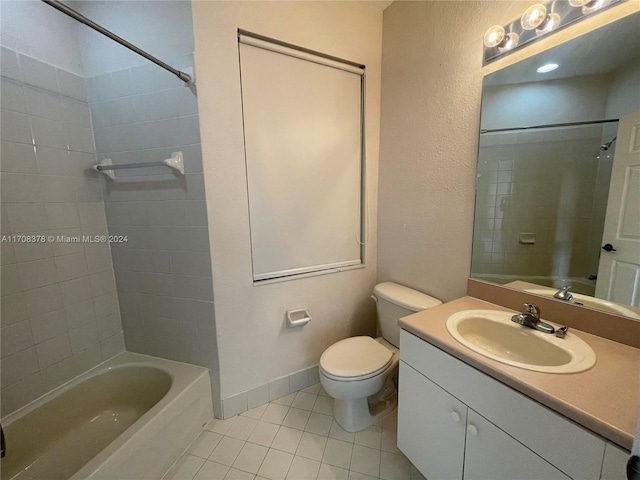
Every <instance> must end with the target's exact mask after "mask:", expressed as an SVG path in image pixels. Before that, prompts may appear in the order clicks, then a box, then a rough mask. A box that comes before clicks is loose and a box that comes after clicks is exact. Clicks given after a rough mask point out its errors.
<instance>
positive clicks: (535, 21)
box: [520, 3, 547, 30]
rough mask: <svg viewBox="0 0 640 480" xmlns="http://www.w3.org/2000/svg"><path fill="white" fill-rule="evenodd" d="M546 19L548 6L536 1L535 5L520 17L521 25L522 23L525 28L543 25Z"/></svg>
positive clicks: (531, 28) (529, 28)
mask: <svg viewBox="0 0 640 480" xmlns="http://www.w3.org/2000/svg"><path fill="white" fill-rule="evenodd" d="M546 19H547V7H545V6H544V5H542V4H541V3H536V4H535V5H532V6H531V7H529V8H527V9H526V10H525V12H524V13H523V14H522V17H520V25H522V28H524V29H525V30H533V29H535V28H538V27H539V26H540V25H542V23H543V22H545V20H546Z"/></svg>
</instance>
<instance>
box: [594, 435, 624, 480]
mask: <svg viewBox="0 0 640 480" xmlns="http://www.w3.org/2000/svg"><path fill="white" fill-rule="evenodd" d="M629 455H631V452H629V451H627V450H623V449H621V448H620V447H616V446H615V445H612V444H610V443H607V446H606V447H605V449H604V461H603V462H602V473H601V474H600V480H625V479H626V478H627V461H628V460H629Z"/></svg>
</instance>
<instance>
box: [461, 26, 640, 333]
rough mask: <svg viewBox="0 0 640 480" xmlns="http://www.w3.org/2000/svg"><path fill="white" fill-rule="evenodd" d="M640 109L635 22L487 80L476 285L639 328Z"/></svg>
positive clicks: (639, 43) (639, 40) (639, 31)
mask: <svg viewBox="0 0 640 480" xmlns="http://www.w3.org/2000/svg"><path fill="white" fill-rule="evenodd" d="M554 65H555V66H554ZM545 70H546V71H545ZM638 110H640V13H635V14H632V15H629V16H627V17H624V18H622V19H620V20H617V21H616V22H613V23H611V24H608V25H605V26H603V27H601V28H599V29H597V30H593V31H591V32H589V33H586V34H584V35H582V36H580V37H577V38H574V39H572V40H570V41H567V42H565V43H563V44H561V45H558V46H556V47H554V48H551V49H549V50H546V51H543V52H541V53H539V54H537V55H534V56H532V57H529V58H527V59H525V60H522V61H520V62H518V63H516V64H513V65H510V66H508V67H506V68H504V69H502V70H499V71H496V72H495V73H492V74H490V75H487V76H486V77H485V78H484V82H483V90H482V113H481V122H480V147H479V154H478V164H477V179H476V209H475V223H474V237H473V253H472V265H471V277H472V278H477V279H480V280H485V281H489V282H494V283H499V284H502V285H506V286H510V287H515V288H521V289H525V290H527V291H529V292H531V293H534V294H538V295H544V296H550V297H553V296H554V294H556V293H558V292H559V291H560V290H561V289H562V287H570V288H569V291H568V292H567V295H566V298H565V299H564V300H558V301H570V302H572V303H577V304H581V305H584V306H586V307H591V308H596V309H600V310H604V311H608V312H610V313H617V314H620V315H625V316H628V317H630V318H634V319H637V320H640V308H638V307H639V303H638V302H639V301H640V193H638V192H640V166H638V168H636V167H635V166H633V165H635V163H638V162H637V160H636V159H635V158H636V156H638V157H640V153H638V152H636V153H633V159H632V160H631V161H632V162H635V163H632V164H631V168H629V166H628V165H629V164H627V166H625V165H622V166H621V162H623V163H624V161H628V160H629V158H627V157H629V154H627V153H628V152H629V151H630V150H633V149H629V148H628V146H629V145H631V135H632V132H633V128H632V126H633V124H635V123H637V120H636V118H637V117H638V116H640V113H636V117H633V112H637V111H638ZM631 117H633V118H631ZM619 119H621V120H620V121H618V120H619ZM627 124H630V125H631V126H630V127H629V128H627V127H625V125H627ZM619 127H620V128H619ZM623 136H625V137H624V138H623ZM625 142H626V143H625ZM635 142H636V145H637V143H638V140H635ZM621 145H624V147H623V146H621ZM616 147H618V148H617V150H618V152H619V153H618V155H616ZM625 152H627V153H625ZM622 157H624V158H622ZM614 159H615V162H614ZM625 169H626V170H627V171H628V172H627V173H628V174H627V175H626V176H625V174H624V171H625ZM620 172H622V177H621V178H622V181H618V180H617V179H618V177H619V176H620V175H619V174H620ZM629 172H631V173H629ZM633 172H636V173H633ZM612 178H613V181H612ZM621 201H622V203H620V202H621ZM616 202H617V203H616ZM621 212H622V213H621ZM616 222H622V223H620V225H619V226H617V225H615V224H616ZM625 222H626V223H625ZM621 231H622V232H623V235H622V237H625V235H626V237H628V238H630V239H631V241H630V242H628V243H629V244H631V247H629V248H627V246H625V248H622V247H619V250H618V249H616V246H617V245H618V242H617V241H618V240H620V238H621V236H620V232H621ZM606 244H611V245H610V247H607V248H606V249H603V248H602V247H606ZM630 248H635V249H636V250H633V251H631V250H630ZM613 249H615V250H613ZM625 249H626V253H625V252H624V251H623V250H625ZM629 252H631V253H629ZM623 254H626V255H627V257H624V255H623ZM621 258H625V261H624V262H621V261H620V259H621ZM629 258H630V259H631V260H629ZM612 259H613V260H612ZM607 262H608V263H607ZM612 262H613V264H614V266H613V267H612ZM560 296H563V294H562V292H560ZM556 298H557V297H556Z"/></svg>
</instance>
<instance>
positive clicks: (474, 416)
mask: <svg viewBox="0 0 640 480" xmlns="http://www.w3.org/2000/svg"><path fill="white" fill-rule="evenodd" d="M514 478H517V479H518V480H541V479H544V480H569V477H567V476H566V475H565V474H564V473H562V472H561V471H560V470H558V469H557V468H555V467H554V466H553V465H551V464H550V463H548V462H547V461H546V460H544V459H542V458H541V457H540V456H538V455H536V454H535V453H534V452H532V451H531V450H529V449H528V448H527V447H525V446H524V445H522V444H521V443H520V442H518V441H516V440H514V439H513V438H512V437H510V436H509V435H507V434H506V433H505V432H503V431H502V430H500V429H499V428H498V427H496V426H495V425H494V424H493V423H491V422H490V421H489V420H487V419H486V418H484V417H483V416H482V415H479V414H478V413H476V412H474V411H473V410H471V409H469V414H468V415H467V439H466V443H465V454H464V480H488V479H494V480H498V479H505V480H506V479H514Z"/></svg>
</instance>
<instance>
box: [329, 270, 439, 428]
mask: <svg viewBox="0 0 640 480" xmlns="http://www.w3.org/2000/svg"><path fill="white" fill-rule="evenodd" d="M373 293H374V294H373V295H372V297H371V298H373V299H374V300H375V301H376V307H377V319H378V325H377V326H378V332H379V334H380V335H381V336H379V337H378V338H371V337H366V336H362V337H351V338H346V339H344V340H340V341H339V342H336V343H334V344H333V345H331V346H330V347H329V348H327V349H326V350H325V351H324V353H323V354H322V356H321V357H320V366H319V370H320V383H321V384H322V387H323V388H324V389H325V391H326V392H327V393H328V394H329V395H330V396H331V397H333V398H334V399H335V401H334V406H333V417H334V418H335V419H336V422H338V424H339V425H340V426H341V427H342V428H343V429H344V430H346V431H347V432H358V431H360V430H364V429H365V428H367V427H369V426H370V425H373V424H374V423H375V421H376V420H377V419H378V418H380V417H382V416H384V415H386V414H387V413H388V412H389V411H391V410H393V408H395V406H396V405H397V402H398V395H397V381H398V363H399V360H400V355H399V353H400V351H399V350H398V348H399V346H400V326H399V325H398V320H399V319H400V318H401V317H404V316H407V315H411V314H412V313H415V312H419V311H421V310H426V309H427V308H431V307H435V306H437V305H440V304H442V302H441V301H440V300H438V299H436V298H433V297H430V296H429V295H426V294H424V293H421V292H418V291H416V290H413V289H411V288H408V287H404V286H402V285H398V284H397V283H393V282H384V283H380V284H378V285H376V286H375V287H374V289H373Z"/></svg>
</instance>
